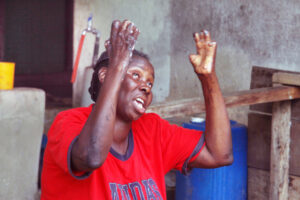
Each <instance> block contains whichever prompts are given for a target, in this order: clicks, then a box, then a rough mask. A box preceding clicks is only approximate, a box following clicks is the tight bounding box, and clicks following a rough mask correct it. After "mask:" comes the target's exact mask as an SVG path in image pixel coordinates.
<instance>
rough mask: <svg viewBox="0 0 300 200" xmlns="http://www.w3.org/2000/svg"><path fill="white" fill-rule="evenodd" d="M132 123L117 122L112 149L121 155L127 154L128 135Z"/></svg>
mask: <svg viewBox="0 0 300 200" xmlns="http://www.w3.org/2000/svg"><path fill="white" fill-rule="evenodd" d="M131 125H132V123H131V122H130V123H127V122H124V121H121V120H116V123H115V128H114V134H113V142H112V148H113V149H114V150H115V151H116V152H118V153H119V154H125V153H126V151H127V148H128V135H129V131H130V129H131Z"/></svg>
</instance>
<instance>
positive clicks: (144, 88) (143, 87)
mask: <svg viewBox="0 0 300 200" xmlns="http://www.w3.org/2000/svg"><path fill="white" fill-rule="evenodd" d="M140 90H141V91H143V92H144V93H145V94H149V93H150V91H151V87H150V86H149V85H147V83H146V82H145V81H142V83H141V85H140Z"/></svg>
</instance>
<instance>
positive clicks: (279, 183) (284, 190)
mask: <svg viewBox="0 0 300 200" xmlns="http://www.w3.org/2000/svg"><path fill="white" fill-rule="evenodd" d="M290 120H291V102H290V101H283V102H275V103H273V116H272V135H271V164H270V168H271V169H270V196H269V199H270V200H288V175H289V155H290V127H291V123H290Z"/></svg>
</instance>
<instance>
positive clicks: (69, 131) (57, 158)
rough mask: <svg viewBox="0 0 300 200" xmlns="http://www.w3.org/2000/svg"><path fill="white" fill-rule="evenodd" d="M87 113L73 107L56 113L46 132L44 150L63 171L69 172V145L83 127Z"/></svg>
mask: <svg viewBox="0 0 300 200" xmlns="http://www.w3.org/2000/svg"><path fill="white" fill-rule="evenodd" d="M88 114H89V112H88V113H87V112H81V111H80V110H75V109H72V110H69V111H64V112H62V113H60V114H58V115H57V117H56V118H55V120H54V122H53V124H52V126H51V128H50V130H49V132H48V143H47V147H46V151H48V153H49V154H50V156H51V158H52V160H53V161H54V163H55V164H56V165H57V166H58V167H59V168H61V169H62V170H63V171H64V172H67V173H69V172H71V171H70V166H69V164H70V162H69V161H70V147H71V146H72V144H73V142H74V141H75V140H76V137H77V136H78V135H79V133H80V131H81V129H82V128H83V126H84V124H85V122H86V120H87V117H88ZM68 157H69V158H68ZM71 174H72V172H71Z"/></svg>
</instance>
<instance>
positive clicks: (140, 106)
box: [134, 97, 146, 114]
mask: <svg viewBox="0 0 300 200" xmlns="http://www.w3.org/2000/svg"><path fill="white" fill-rule="evenodd" d="M134 105H135V108H136V110H137V111H138V112H139V113H141V114H143V113H145V111H146V108H145V101H144V100H143V99H141V98H139V97H138V98H136V99H135V100H134Z"/></svg>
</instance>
